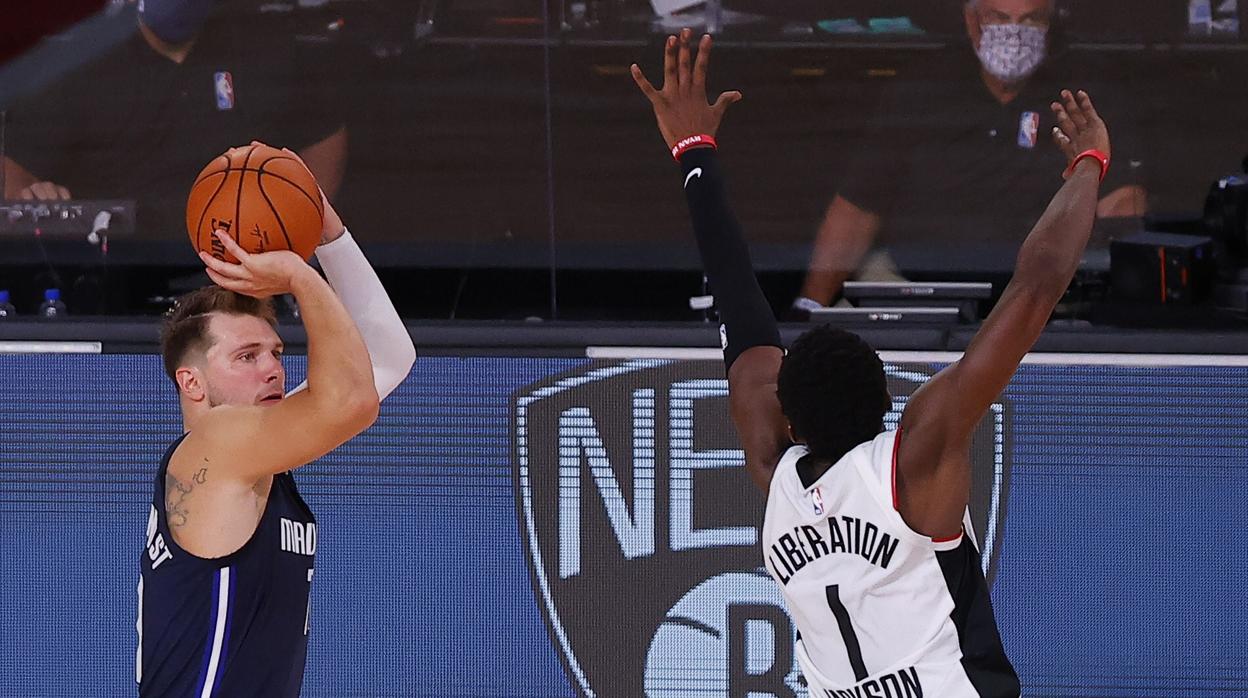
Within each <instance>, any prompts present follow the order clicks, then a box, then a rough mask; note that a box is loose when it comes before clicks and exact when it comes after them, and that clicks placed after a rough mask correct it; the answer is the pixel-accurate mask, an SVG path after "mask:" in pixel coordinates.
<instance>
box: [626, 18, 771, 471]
mask: <svg viewBox="0 0 1248 698" xmlns="http://www.w3.org/2000/svg"><path fill="white" fill-rule="evenodd" d="M691 38H692V32H691V31H690V30H688V29H685V30H683V31H682V32H681V33H680V36H679V37H676V36H670V37H668V39H667V43H666V45H665V47H664V53H663V87H662V88H661V89H655V87H654V86H653V85H651V84H650V81H649V80H647V79H646V77H645V75H643V74H642V72H641V68H639V67H638V66H636V65H633V66H632V73H633V79H634V80H635V81H636V82H637V86H638V87H639V88H641V91H642V93H643V94H645V96H646V97H647V98H648V99H649V100H650V104H651V106H653V107H654V116H655V119H656V120H657V121H658V125H659V131H660V133H662V135H663V140H664V141H665V142H666V143H667V146H668V148H671V147H673V146H675V145H676V143H677V142H678V141H680V140H681V139H683V138H685V137H688V136H692V135H697V134H709V135H712V136H714V135H715V134H716V132H717V131H718V130H719V124H720V121H721V120H722V119H723V116H724V112H725V111H726V110H727V108H728V107H729V106H730V105H732V104H733V103H735V102H737V101H739V100H740V99H741V93H740V92H735V91H733V92H724V93H722V94H720V95H719V97H718V98H717V99H716V100H715V103H714V104H708V103H707V98H706V76H707V72H708V70H709V68H710V58H711V37H710V36H703V37H702V39H701V41H700V42H699V44H698V47H697V59H696V60H694V59H693V50H692V47H691V45H690V40H691ZM783 355H784V354H783V352H782V351H781V350H780V349H779V348H778V347H773V346H756V347H751V348H750V349H747V350H746V351H744V352H743V353H742V354H741V355H740V356H739V357H737V359H736V361H734V362H733V364H732V367H731V369H729V371H728V391H729V398H728V399H729V408H730V411H731V413H732V420H733V422H734V424H735V425H736V428H737V435H738V437H739V438H740V440H741V445H742V447H743V448H744V449H745V466H746V470H747V472H748V473H749V474H750V479H751V481H753V482H754V484H755V485H757V486H758V488H759V489H761V490H762V491H764V492H766V491H767V489H768V487H769V485H770V483H771V474H772V472H773V471H774V470H775V467H776V463H777V461H779V459H780V455H781V454H782V453H783V452H784V449H785V448H787V447H788V446H789V445H790V441H789V435H788V422H787V420H785V418H784V415H783V414H782V413H781V412H780V401H779V400H778V399H777V398H776V376H777V375H778V373H779V370H780V359H781V358H782V357H783Z"/></svg>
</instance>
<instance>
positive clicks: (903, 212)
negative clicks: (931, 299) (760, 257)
mask: <svg viewBox="0 0 1248 698" xmlns="http://www.w3.org/2000/svg"><path fill="white" fill-rule="evenodd" d="M963 9H964V18H965V26H966V32H967V36H968V38H969V39H970V44H969V45H970V48H971V49H972V51H967V50H965V48H959V49H958V50H957V51H955V52H953V53H952V54H951V55H948V56H942V57H941V59H938V60H933V59H934V56H931V55H928V54H924V55H923V56H922V57H921V59H922V60H921V61H920V66H919V67H918V68H917V69H916V70H915V71H913V72H912V73H909V74H907V75H906V76H905V78H904V79H903V78H899V79H896V80H895V81H894V82H893V83H892V84H891V85H889V86H888V87H887V88H886V89H885V92H884V96H883V99H882V102H881V105H880V109H879V111H878V113H877V114H876V115H875V117H874V119H873V120H872V121H871V123H870V125H869V126H868V128H867V130H866V134H865V137H864V138H863V140H862V141H861V142H860V143H859V146H858V149H857V154H856V156H855V157H853V158H852V159H851V161H850V164H849V166H848V168H847V170H846V171H845V173H844V176H843V177H842V180H841V182H840V186H839V188H838V191H837V193H836V196H835V197H834V198H833V200H832V202H831V204H830V205H829V206H828V208H827V212H826V214H825V215H824V218H823V222H822V224H821V225H820V227H819V231H818V234H817V236H816V239H815V242H814V246H813V249H812V253H811V258H810V264H809V268H808V270H807V274H806V278H805V281H804V283H803V286H802V290H801V293H800V296H799V297H798V298H797V299H796V300H795V301H794V302H793V306H792V308H791V311H790V317H792V318H794V319H801V318H803V317H804V316H806V315H808V314H809V312H810V311H811V310H813V309H815V308H819V307H822V306H827V305H830V304H832V303H834V302H836V301H837V300H838V298H839V297H840V294H841V289H842V285H843V283H844V282H845V281H847V280H851V279H854V278H858V279H862V280H874V281H885V280H891V281H897V280H903V279H904V278H905V277H904V276H903V271H907V270H908V271H915V272H918V273H919V274H922V273H924V272H927V274H928V275H929V276H932V275H934V276H936V277H937V278H939V277H940V276H942V275H945V274H948V275H949V276H951V277H953V276H961V275H966V274H971V275H972V276H975V275H978V274H988V275H990V276H991V275H995V274H1008V270H1009V269H1010V268H1012V266H1013V260H1014V257H1015V255H1016V253H1017V250H1018V246H1019V245H1020V244H1021V242H1022V240H1023V239H1024V237H1025V236H1026V234H1027V231H1029V230H1030V229H1031V228H1032V226H1033V225H1034V224H1035V222H1036V221H1037V220H1038V219H1039V218H1040V215H1041V213H1043V211H1044V207H1045V204H1046V203H1047V202H1048V201H1049V200H1050V199H1051V198H1052V197H1053V195H1054V194H1055V193H1056V192H1057V190H1058V189H1059V188H1060V187H1061V185H1062V181H1061V179H1060V178H1057V177H1054V176H1053V172H1054V171H1060V170H1061V167H1060V165H1061V162H1060V160H1061V154H1060V153H1059V152H1057V151H1056V150H1054V149H1052V148H1045V147H1044V134H1046V133H1048V132H1049V131H1051V130H1052V129H1053V127H1054V126H1055V125H1056V124H1055V121H1054V117H1053V115H1052V112H1051V111H1050V109H1049V108H1048V105H1049V102H1050V101H1051V99H1052V95H1054V94H1056V93H1057V92H1058V90H1059V89H1060V88H1061V87H1062V86H1064V85H1069V84H1075V85H1082V86H1085V87H1087V89H1088V90H1089V91H1090V92H1091V91H1094V89H1093V87H1092V86H1091V85H1090V84H1089V81H1090V79H1092V78H1093V76H1090V75H1083V74H1079V71H1078V70H1077V68H1079V67H1080V66H1078V65H1072V64H1070V62H1069V61H1065V60H1061V59H1059V58H1058V57H1050V55H1049V53H1050V50H1051V45H1052V44H1053V40H1052V38H1053V37H1052V34H1053V32H1052V31H1051V28H1052V26H1053V21H1054V3H1053V0H970V1H969V2H967V3H966V4H965V6H964V8H963ZM1095 92H1096V94H1098V95H1099V96H1100V99H1099V100H1098V106H1100V107H1101V113H1103V114H1106V118H1107V119H1113V120H1114V122H1115V123H1116V124H1119V128H1118V129H1117V131H1118V133H1119V136H1118V138H1117V140H1118V142H1119V143H1120V144H1121V146H1120V148H1119V152H1120V153H1121V155H1120V156H1119V158H1118V163H1119V164H1118V166H1117V167H1115V168H1114V170H1113V171H1112V172H1110V173H1109V175H1108V177H1107V178H1106V180H1105V183H1104V186H1102V187H1101V192H1102V196H1101V198H1100V201H1099V203H1098V206H1097V210H1096V213H1097V216H1098V218H1099V219H1101V220H1102V221H1104V219H1126V220H1130V219H1132V218H1135V217H1138V216H1141V215H1143V214H1144V212H1145V210H1146V205H1147V197H1146V192H1145V190H1144V187H1143V186H1141V185H1140V184H1139V182H1138V177H1136V175H1135V169H1136V168H1135V167H1134V166H1133V165H1136V164H1138V157H1139V156H1138V154H1137V153H1136V152H1134V151H1133V147H1134V139H1133V137H1132V134H1131V133H1130V131H1131V128H1130V127H1131V123H1130V118H1129V116H1130V113H1129V110H1127V109H1126V108H1125V107H1124V105H1123V104H1122V102H1121V101H1120V100H1119V99H1115V97H1118V95H1115V94H1114V91H1113V90H1112V88H1111V86H1108V85H1099V86H1097V87H1096V88H1095ZM1133 160H1135V162H1132V161H1133Z"/></svg>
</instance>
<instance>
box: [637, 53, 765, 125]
mask: <svg viewBox="0 0 1248 698" xmlns="http://www.w3.org/2000/svg"><path fill="white" fill-rule="evenodd" d="M692 36H693V32H692V31H691V30H690V29H687V28H686V29H682V30H681V32H680V36H679V37H676V36H669V37H667V43H666V45H665V46H664V50H663V87H662V89H655V87H654V85H652V84H650V81H649V80H647V79H646V76H645V75H643V74H642V72H641V68H640V67H638V66H637V64H636V63H634V64H633V65H632V68H631V70H632V73H633V80H634V81H635V82H636V83H637V86H638V87H640V88H641V92H642V94H644V95H645V96H646V98H647V99H649V100H650V104H651V106H653V107H654V117H655V119H656V120H658V122H659V132H660V133H662V134H663V140H665V141H667V147H668V148H673V147H675V145H676V143H678V142H679V141H680V140H681V139H683V138H688V137H689V136H698V135H708V136H714V135H715V132H716V131H718V130H719V122H720V120H722V119H723V118H724V112H725V111H727V110H728V107H729V105H731V104H733V103H735V102H739V101H741V93H740V92H737V91H735V90H734V91H732V92H724V93H722V94H720V95H719V98H718V99H716V100H715V103H714V104H708V103H707V101H706V73H707V69H708V68H709V67H710V63H711V35H710V34H703V35H702V40H701V42H699V44H698V57H697V60H696V61H694V62H692V65H691V57H692V56H691V54H692V50H691V48H690V46H689V41H690V38H691V37H692Z"/></svg>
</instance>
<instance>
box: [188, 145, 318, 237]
mask: <svg viewBox="0 0 1248 698" xmlns="http://www.w3.org/2000/svg"><path fill="white" fill-rule="evenodd" d="M324 215H325V209H324V203H323V202H322V201H321V193H320V189H318V188H317V186H316V179H315V178H314V177H313V176H312V173H311V172H308V168H306V167H304V166H303V163H301V162H299V160H297V159H296V158H294V157H292V156H291V155H290V154H289V153H286V152H283V151H281V150H278V149H277V148H271V147H269V146H267V145H249V146H245V147H242V148H231V149H230V150H228V151H226V152H225V153H224V154H222V155H219V156H217V157H216V158H215V159H213V161H212V162H210V163H208V166H207V167H205V168H204V169H203V171H201V172H200V173H199V176H198V177H196V178H195V184H193V185H192V186H191V195H190V196H189V197H187V200H186V231H187V233H189V234H190V236H191V245H193V246H194V247H195V249H196V250H203V251H204V252H207V253H208V254H210V255H212V256H213V257H216V258H217V259H223V260H225V261H227V262H236V261H238V260H236V259H234V255H232V254H230V253H228V252H226V251H225V247H224V245H222V244H221V242H220V241H219V240H217V239H216V237H215V236H214V235H213V234H212V231H214V230H224V231H226V233H228V234H229V235H230V236H231V237H233V238H234V239H235V240H237V241H238V245H239V247H242V248H243V249H244V250H247V251H248V252H269V251H272V250H292V251H294V252H295V253H296V254H298V255H299V256H300V257H303V258H304V259H308V258H309V257H311V256H312V253H313V252H314V251H315V250H316V245H317V243H319V242H320V240H321V219H322V216H324Z"/></svg>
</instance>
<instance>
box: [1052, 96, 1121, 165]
mask: <svg viewBox="0 0 1248 698" xmlns="http://www.w3.org/2000/svg"><path fill="white" fill-rule="evenodd" d="M1049 108H1050V109H1052V110H1053V114H1055V115H1056V116H1057V126H1055V127H1053V140H1054V142H1056V143H1057V147H1059V148H1061V149H1062V154H1063V155H1065V156H1066V164H1067V165H1070V163H1072V162H1074V160H1075V158H1076V157H1077V156H1078V155H1079V153H1082V152H1084V151H1085V150H1099V151H1101V152H1102V153H1105V155H1106V156H1108V155H1109V154H1110V153H1109V130H1108V129H1107V128H1106V127H1105V122H1104V121H1102V120H1101V116H1100V114H1097V113H1096V107H1094V106H1092V98H1091V97H1088V93H1087V92H1084V91H1083V90H1079V92H1078V94H1072V93H1071V92H1070V90H1062V99H1061V101H1060V102H1053V104H1051V105H1049Z"/></svg>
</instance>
